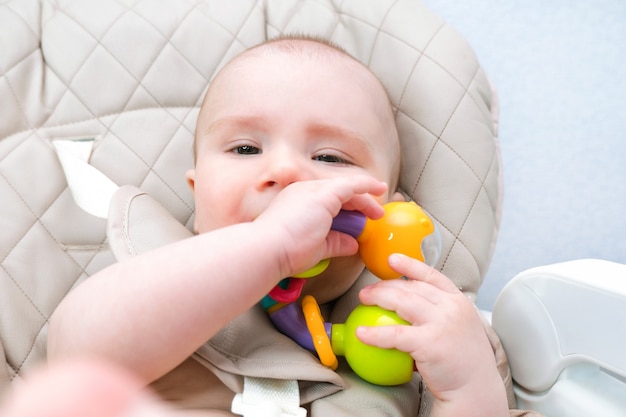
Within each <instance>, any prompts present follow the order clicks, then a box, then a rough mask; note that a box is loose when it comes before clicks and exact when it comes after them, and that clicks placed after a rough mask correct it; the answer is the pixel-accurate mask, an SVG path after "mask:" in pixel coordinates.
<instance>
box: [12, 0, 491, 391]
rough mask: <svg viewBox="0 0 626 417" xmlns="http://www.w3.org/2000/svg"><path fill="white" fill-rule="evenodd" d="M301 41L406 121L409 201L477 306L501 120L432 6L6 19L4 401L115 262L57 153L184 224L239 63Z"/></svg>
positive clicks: (92, 8) (23, 13) (66, 5)
mask: <svg viewBox="0 0 626 417" xmlns="http://www.w3.org/2000/svg"><path fill="white" fill-rule="evenodd" d="M284 32H298V33H306V34H315V35H320V36H324V37H328V38H330V39H332V40H334V41H335V42H337V43H338V44H340V45H342V46H343V47H344V48H346V49H347V50H348V51H349V52H351V53H352V54H354V55H355V56H356V57H357V58H358V59H360V60H362V61H363V62H364V63H366V64H367V65H369V66H370V67H371V69H372V70H373V71H374V72H375V73H376V74H377V75H378V76H379V77H380V78H381V80H382V81H383V83H384V85H385V86H386V87H387V89H388V91H389V94H390V96H391V99H392V101H393V103H394V105H395V106H397V122H398V125H399V128H400V132H401V136H402V143H403V147H404V152H403V169H402V179H401V187H402V189H403V190H404V191H405V192H407V193H408V194H410V195H411V196H412V197H413V198H415V199H416V200H417V201H418V202H419V203H421V204H422V205H423V206H424V207H425V208H426V209H427V210H428V211H429V212H430V213H431V214H433V216H434V217H435V218H436V220H437V221H438V222H439V224H440V229H441V231H442V235H443V256H442V258H441V261H440V264H439V267H440V268H441V269H442V270H443V271H444V272H445V273H446V274H447V275H448V276H450V277H451V278H453V279H454V280H455V282H457V284H458V285H459V286H460V287H462V288H463V290H465V291H466V292H467V293H468V294H469V295H470V296H473V295H474V294H475V292H476V290H477V288H478V286H479V285H480V283H481V280H482V276H483V275H484V273H485V272H486V269H487V266H488V263H489V259H490V257H491V253H492V250H493V244H494V241H495V237H496V234H497V229H498V224H499V211H500V198H501V197H500V195H501V193H500V177H501V176H500V166H499V154H498V147H497V143H496V137H497V132H496V130H497V119H496V115H495V114H496V110H497V105H496V103H495V101H494V96H493V95H492V91H491V89H490V85H489V83H488V81H487V79H486V77H485V75H484V73H483V71H482V69H481V67H480V66H479V64H478V62H477V60H476V58H475V56H474V55H473V52H472V50H471V49H470V48H469V47H468V45H467V44H466V43H465V41H464V40H463V38H462V37H461V36H459V35H458V34H457V33H456V32H455V31H454V29H452V28H451V27H450V26H448V25H446V24H445V23H444V22H443V21H442V20H440V19H439V18H438V17H436V16H434V15H433V14H432V13H431V12H430V11H429V10H427V9H426V8H425V7H424V6H423V5H422V4H421V3H420V2H419V1H415V0H413V1H412V0H399V1H393V2H391V1H382V0H370V1H363V0H341V1H339V0H335V1H331V0H310V1H296V0H267V1H252V0H233V1H223V0H194V1H192V0H145V1H135V0H116V1H108V0H107V1H105V0H81V1H75V0H19V1H9V0H3V1H2V2H0V109H1V110H0V201H1V204H0V354H4V358H5V362H6V365H4V362H2V361H0V385H2V384H4V385H8V384H9V383H10V381H12V380H14V379H15V378H16V377H19V376H20V375H21V374H22V373H23V372H24V371H25V370H27V369H28V368H29V367H31V366H32V365H33V364H34V363H36V362H38V361H40V360H42V359H44V358H45V338H46V329H47V325H46V324H47V320H48V318H49V316H50V314H51V313H52V311H53V310H54V308H55V306H56V305H57V304H58V302H59V301H60V300H61V299H62V298H63V296H64V295H65V294H66V293H67V292H68V291H70V290H71V289H72V288H73V287H74V286H75V285H76V284H77V283H79V282H80V281H81V280H83V279H85V278H87V277H89V276H90V275H91V274H93V273H94V272H96V271H98V270H100V269H101V268H103V267H105V266H106V265H108V264H110V263H111V262H113V256H112V255H111V252H110V250H109V249H108V246H107V242H106V238H105V226H106V225H105V223H106V222H105V221H104V220H102V219H98V218H95V217H93V216H91V215H89V214H87V213H86V212H83V211H82V210H81V209H80V208H79V207H78V206H77V205H76V204H75V202H74V200H73V198H72V195H71V193H70V192H69V190H68V188H67V183H66V179H65V177H64V174H63V171H62V169H61V166H60V163H59V160H58V158H57V155H56V153H55V151H54V148H53V146H52V145H51V141H54V140H58V139H68V138H95V140H96V143H95V147H94V150H93V153H92V155H91V158H90V161H89V162H90V164H92V165H93V166H95V167H96V168H98V169H99V170H101V171H102V172H104V173H105V174H106V175H107V176H109V177H110V178H111V179H113V181H115V182H116V183H117V184H120V185H123V184H133V185H136V186H139V187H140V188H141V189H142V190H144V191H146V192H148V193H149V194H150V195H152V196H153V197H155V198H156V199H157V200H158V201H160V202H161V203H162V204H163V205H164V206H165V207H166V209H167V210H168V211H169V212H171V213H172V214H173V215H174V216H175V217H176V218H177V219H178V220H179V221H180V222H181V223H183V224H185V225H186V226H188V227H189V226H190V225H191V224H192V221H193V202H192V199H191V195H190V193H189V191H188V189H187V185H186V183H185V180H184V173H185V171H186V170H187V169H188V168H189V167H191V165H192V157H191V143H192V136H193V131H194V126H195V119H196V115H197V111H198V105H199V104H200V102H201V100H202V97H203V95H204V92H205V89H206V87H207V85H208V83H209V81H210V79H211V77H212V76H213V75H214V74H215V72H216V70H217V69H219V68H220V67H221V66H222V65H223V64H224V63H225V62H226V61H228V60H229V59H230V58H231V57H233V56H234V55H235V54H237V53H238V52H240V51H242V50H244V49H245V48H247V47H250V46H252V45H255V44H257V43H260V42H262V41H263V40H264V39H266V38H268V37H272V36H275V35H278V34H280V33H284Z"/></svg>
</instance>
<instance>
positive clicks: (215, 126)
mask: <svg viewBox="0 0 626 417" xmlns="http://www.w3.org/2000/svg"><path fill="white" fill-rule="evenodd" d="M266 125H267V123H266V122H265V121H264V120H263V118H261V117H255V116H228V117H224V118H221V119H217V120H215V121H213V122H212V123H211V124H210V125H209V127H208V128H207V132H206V133H211V132H214V131H216V130H222V129H229V128H246V129H251V130H261V129H265V127H266Z"/></svg>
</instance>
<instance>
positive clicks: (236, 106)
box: [189, 53, 399, 302]
mask: <svg viewBox="0 0 626 417" xmlns="http://www.w3.org/2000/svg"><path fill="white" fill-rule="evenodd" d="M346 59H347V58H346ZM386 100H387V99H386V96H385V94H384V91H383V90H382V87H380V86H379V85H378V84H377V81H376V80H375V78H374V77H373V76H372V75H371V74H369V73H368V72H367V71H366V70H365V69H364V68H362V67H360V66H359V65H358V64H357V63H355V62H341V63H340V64H338V63H336V62H334V61H333V62H324V63H322V62H320V61H319V60H318V59H315V58H314V59H303V58H301V57H294V56H292V55H289V54H286V53H271V54H269V53H260V54H255V55H254V56H251V57H246V58H244V59H242V60H238V61H235V62H234V63H231V64H230V65H229V67H228V69H227V70H226V72H223V73H222V74H221V75H220V77H218V79H217V80H216V81H215V82H214V85H212V86H211V90H210V92H209V96H208V97H207V101H206V102H205V105H204V106H203V111H202V114H201V115H200V119H199V121H198V131H197V133H196V136H197V137H196V140H197V141H198V144H197V162H196V168H195V170H192V171H190V173H189V182H190V184H191V186H192V189H193V192H194V199H195V203H196V223H195V227H196V231H197V232H199V233H203V232H207V231H211V230H215V229H217V228H220V227H224V226H228V225H232V224H235V223H241V222H248V221H252V220H254V219H255V218H256V217H258V216H259V215H260V214H261V213H262V212H263V211H264V210H265V209H266V207H267V206H268V205H269V204H270V202H271V201H272V199H273V198H274V197H275V196H276V195H277V194H278V193H279V192H280V191H281V190H282V189H284V188H285V187H286V186H287V185H289V184H291V183H293V182H297V181H306V180H313V179H322V178H331V177H339V176H346V175H354V174H365V175H371V176H372V177H375V178H376V179H379V180H381V181H385V182H387V183H392V182H393V179H392V176H393V175H394V174H393V173H394V165H395V164H398V163H399V161H398V160H397V154H398V150H397V149H398V146H399V145H398V142H397V141H398V140H397V137H396V136H395V135H394V134H393V133H392V132H394V130H393V129H391V128H390V126H389V123H393V120H392V119H391V117H390V116H389V113H385V110H386V111H387V112H389V109H388V107H387V101H386ZM381 113H382V114H381ZM390 136H392V137H390ZM383 202H384V201H383ZM362 268H363V265H362V263H361V261H360V259H359V258H358V255H355V256H352V257H347V258H340V259H334V260H333V261H332V262H331V266H330V267H329V268H328V269H327V271H326V272H325V273H324V274H323V275H322V276H320V277H319V279H317V278H314V279H309V280H308V281H307V287H305V292H306V293H312V294H313V295H315V296H316V297H317V298H318V299H319V301H320V302H325V301H328V300H330V299H333V298H335V297H337V296H338V295H339V294H341V293H343V292H344V291H345V290H346V289H347V288H348V287H349V286H350V285H352V283H353V282H354V280H355V279H356V277H357V276H358V274H359V273H360V272H361V270H362ZM329 283H330V284H329Z"/></svg>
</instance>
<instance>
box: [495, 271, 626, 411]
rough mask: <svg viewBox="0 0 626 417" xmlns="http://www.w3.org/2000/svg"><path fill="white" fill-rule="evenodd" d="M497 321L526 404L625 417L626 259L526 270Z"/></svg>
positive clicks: (503, 299)
mask: <svg viewBox="0 0 626 417" xmlns="http://www.w3.org/2000/svg"><path fill="white" fill-rule="evenodd" d="M492 321H493V327H494V329H495V331H496V332H497V333H498V335H499V336H500V338H501V340H502V344H503V345H504V349H505V351H506V353H507V356H508V358H509V363H510V366H511V372H512V376H513V379H514V382H515V392H516V396H517V399H518V405H519V406H520V408H526V409H534V410H537V411H541V412H542V413H544V414H545V415H546V416H548V417H552V416H554V417H557V416H558V417H567V416H603V417H609V416H611V417H613V416H622V417H623V416H626V265H621V264H616V263H613V262H608V261H602V260H595V259H585V260H577V261H572V262H565V263H560V264H554V265H549V266H544V267H539V268H534V269H530V270H527V271H525V272H522V273H521V274H519V275H517V276H516V277H515V278H513V279H512V280H511V281H510V282H509V283H508V284H507V286H506V287H505V288H504V289H503V290H502V293H501V294H500V296H499V297H498V299H497V300H496V303H495V305H494V310H493V317H492Z"/></svg>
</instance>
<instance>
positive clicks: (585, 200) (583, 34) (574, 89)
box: [424, 0, 626, 310]
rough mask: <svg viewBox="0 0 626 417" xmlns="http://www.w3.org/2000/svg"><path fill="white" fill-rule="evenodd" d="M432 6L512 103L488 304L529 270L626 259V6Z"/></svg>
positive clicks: (483, 297) (502, 0)
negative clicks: (574, 261)
mask: <svg viewBox="0 0 626 417" xmlns="http://www.w3.org/2000/svg"><path fill="white" fill-rule="evenodd" d="M424 2H425V4H427V5H428V6H429V7H430V8H431V9H433V10H434V11H435V12H436V13H437V14H439V15H440V16H442V17H443V18H444V19H445V20H446V21H448V22H449V23H450V24H452V26H454V27H455V28H456V29H457V30H458V31H459V32H461V33H462V34H463V35H464V36H465V37H466V39H467V40H468V42H469V43H470V45H471V46H472V47H473V48H474V50H475V51H476V54H477V55H478V58H479V60H480V61H481V63H482V65H483V67H484V68H485V70H486V71H487V73H488V75H489V77H490V79H491V80H492V82H493V83H494V85H495V87H496V89H497V91H498V94H499V98H500V112H501V115H500V145H501V149H502V158H503V167H504V212H503V218H502V225H501V231H500V237H499V240H498V244H497V246H496V251H495V254H494V258H493V261H492V264H491V267H490V269H489V272H488V274H487V277H486V278H485V282H484V284H483V286H482V288H481V291H480V293H479V296H478V300H477V303H478V305H479V307H481V308H484V309H488V310H490V309H491V308H492V306H493V303H494V301H495V299H496V297H497V294H498V293H499V292H500V291H501V289H502V288H503V286H504V285H505V283H506V282H507V281H508V280H510V279H511V278H512V277H513V276H514V275H515V274H517V273H519V272H521V271H523V270H525V269H527V268H531V267H534V266H539V265H545V264H549V263H554V262H561V261H567V260H572V259H578V258H601V259H607V260H611V261H616V262H621V263H626V138H625V135H626V1H623V0H586V1H583V0H524V1H521V0H519V1H517V0H499V1H498V0H463V1H458V0H424Z"/></svg>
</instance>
